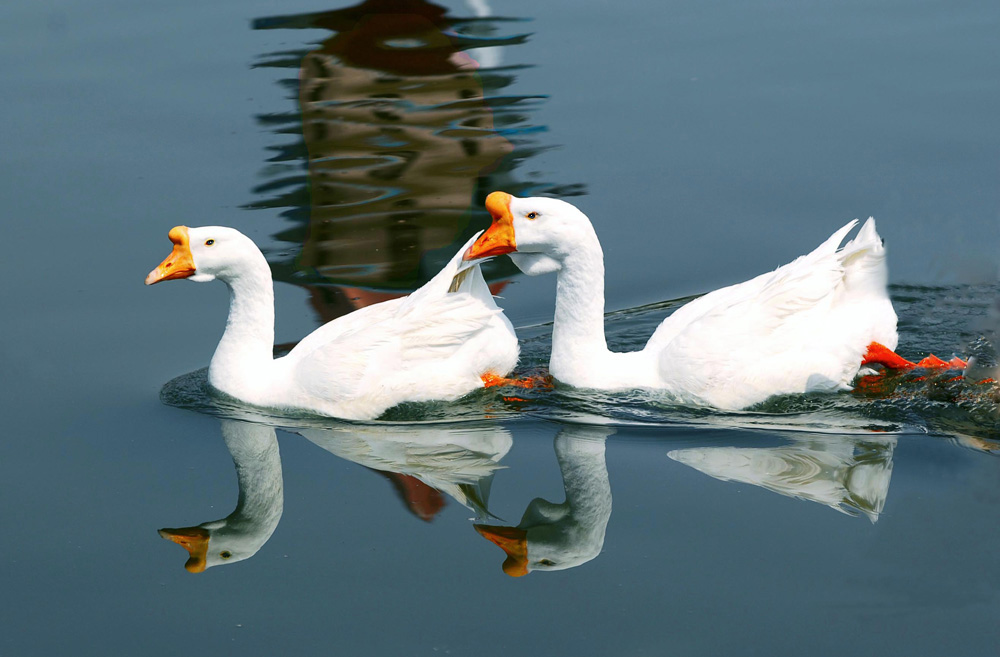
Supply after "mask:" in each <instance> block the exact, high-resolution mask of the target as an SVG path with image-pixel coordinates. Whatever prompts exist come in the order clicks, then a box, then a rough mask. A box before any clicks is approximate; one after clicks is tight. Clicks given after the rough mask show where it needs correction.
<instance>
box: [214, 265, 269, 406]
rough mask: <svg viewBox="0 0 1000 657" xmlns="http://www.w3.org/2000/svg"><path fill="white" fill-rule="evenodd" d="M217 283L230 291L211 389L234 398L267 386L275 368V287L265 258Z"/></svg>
mask: <svg viewBox="0 0 1000 657" xmlns="http://www.w3.org/2000/svg"><path fill="white" fill-rule="evenodd" d="M250 264H251V265H252V266H248V267H246V268H245V269H243V270H241V271H239V272H238V273H236V274H233V275H227V276H226V277H225V278H223V277H222V276H220V277H219V278H220V280H222V281H223V282H225V283H226V285H227V286H228V287H229V318H228V319H227V320H226V331H225V333H224V334H223V335H222V340H220V341H219V346H218V347H217V348H216V349H215V355H214V356H213V357H212V363H211V365H209V368H208V380H209V383H211V384H212V385H213V386H214V387H216V388H218V389H219V390H222V391H223V392H226V393H229V394H233V395H235V396H241V397H243V396H245V395H247V393H248V391H249V389H252V388H253V387H254V386H259V385H266V384H267V380H266V374H267V372H268V371H269V369H270V368H271V367H273V364H274V355H273V354H274V284H273V283H272V281H271V271H270V269H269V268H268V266H267V261H266V260H264V256H263V255H260V258H259V260H256V259H255V260H254V261H251V263H250Z"/></svg>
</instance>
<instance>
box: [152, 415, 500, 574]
mask: <svg viewBox="0 0 1000 657" xmlns="http://www.w3.org/2000/svg"><path fill="white" fill-rule="evenodd" d="M288 430H289V431H291V432H294V433H298V434H300V435H301V436H303V437H305V438H306V439H308V440H309V441H310V442H312V443H314V444H316V445H318V446H319V447H321V448H322V449H324V450H325V451H327V452H329V453H331V454H333V455H335V456H338V457H340V458H343V459H346V460H348V461H351V462H354V463H357V464H359V465H362V466H364V467H366V468H369V469H371V470H373V471H376V472H378V473H380V474H382V475H384V476H386V477H388V478H389V479H390V480H392V481H393V483H394V485H395V486H396V488H397V490H398V491H399V492H400V494H401V495H402V496H403V499H404V502H405V503H406V505H407V507H408V508H409V510H410V511H411V512H413V513H414V514H415V515H417V516H418V517H419V518H421V519H423V520H430V519H431V518H433V517H434V515H435V514H436V513H437V512H439V511H440V510H441V508H442V507H443V506H444V504H445V500H444V497H443V496H448V497H451V498H453V499H455V500H456V501H457V502H459V503H460V504H462V505H463V506H465V507H467V508H469V509H471V510H472V511H474V512H475V514H476V517H477V518H478V519H480V520H485V519H487V518H490V517H492V516H491V515H490V513H489V510H488V508H487V503H488V498H489V490H490V485H491V482H492V480H493V476H494V473H495V471H496V470H497V469H499V468H501V467H503V466H501V465H500V460H501V459H502V458H503V457H504V455H506V454H507V452H508V451H510V447H511V445H512V444H513V441H512V439H511V436H510V433H509V432H508V431H507V430H506V429H504V428H503V427H500V426H495V425H486V426H476V425H463V426H461V427H441V426H435V425H426V426H418V427H412V426H409V427H408V426H399V425H386V426H379V425H344V426H342V427H335V428H322V429H321V428H293V429H288ZM222 437H223V439H224V440H225V443H226V447H227V448H228V449H229V452H230V454H231V455H232V458H233V464H234V465H235V467H236V478H237V485H238V487H239V497H238V501H237V503H236V508H235V509H234V510H233V512H232V513H230V514H229V515H228V516H226V517H225V518H222V519H221V520H212V521H209V522H204V523H201V524H200V525H196V526H193V527H179V528H164V529H161V530H159V533H160V536H161V537H163V538H165V539H168V540H170V541H173V542H175V543H177V544H178V545H181V546H182V547H184V549H186V550H187V551H188V554H189V558H188V560H187V563H185V564H184V568H185V569H186V570H188V571H189V572H192V573H200V572H203V571H205V570H206V569H208V568H211V567H213V566H218V565H221V564H231V563H236V562H238V561H243V560H244V559H248V558H250V557H252V556H253V555H255V554H256V553H257V552H258V551H259V550H260V549H261V547H263V545H264V544H265V543H266V542H267V541H268V539H270V538H271V535H272V534H273V533H274V531H275V528H276V527H277V526H278V521H279V520H280V519H281V515H282V509H283V505H284V494H283V485H282V474H281V457H280V455H279V452H278V441H277V438H276V435H275V428H274V427H273V426H269V425H266V424H259V423H255V422H247V421H242V420H233V419H223V420H222Z"/></svg>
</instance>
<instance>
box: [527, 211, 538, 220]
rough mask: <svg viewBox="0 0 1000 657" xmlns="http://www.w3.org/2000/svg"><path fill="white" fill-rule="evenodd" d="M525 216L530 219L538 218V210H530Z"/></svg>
mask: <svg viewBox="0 0 1000 657" xmlns="http://www.w3.org/2000/svg"><path fill="white" fill-rule="evenodd" d="M524 216H525V217H527V218H528V219H536V218H538V213H537V212H529V213H528V214H526V215H524Z"/></svg>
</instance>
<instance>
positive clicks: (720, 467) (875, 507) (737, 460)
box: [667, 435, 896, 523]
mask: <svg viewBox="0 0 1000 657" xmlns="http://www.w3.org/2000/svg"><path fill="white" fill-rule="evenodd" d="M895 446H896V439H895V438H893V437H890V436H886V437H871V436H863V437H862V436H837V435H816V436H809V437H796V438H793V439H792V441H791V444H789V445H783V446H780V447H764V448H750V447H696V448H691V449H678V450H674V451H672V452H669V453H668V454H667V456H669V457H670V458H672V459H673V460H675V461H677V462H678V463H683V464H684V465H687V466H690V467H692V468H694V469H695V470H698V471H699V472H703V473H705V474H707V475H709V476H710V477H714V478H716V479H719V480H722V481H736V482H741V483H747V484H752V485H754V486H760V487H761V488H766V489H767V490H769V491H773V492H775V493H778V494H780V495H785V496H788V497H794V498H797V499H800V500H809V501H811V502H817V503H819V504H823V505H825V506H828V507H830V508H832V509H836V510H838V511H840V512H842V513H846V514H848V515H859V514H863V515H864V516H866V517H867V518H868V519H869V520H871V521H872V522H873V523H874V522H876V521H877V520H878V517H879V514H881V513H882V509H883V507H884V506H885V500H886V496H887V495H888V494H889V480H890V479H891V478H892V454H893V450H894V448H895Z"/></svg>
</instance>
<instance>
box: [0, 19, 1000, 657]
mask: <svg viewBox="0 0 1000 657" xmlns="http://www.w3.org/2000/svg"><path fill="white" fill-rule="evenodd" d="M0 18H2V19H3V20H0V54H2V55H3V56H0V72H2V73H3V75H2V76H0V79H2V80H3V89H4V98H5V102H3V103H0V124H2V125H3V126H4V128H5V140H4V146H5V150H4V156H3V157H2V158H0V172H2V177H0V203H2V207H3V208H4V213H5V217H6V219H7V220H6V221H5V224H4V226H5V228H6V232H5V239H4V244H5V246H6V247H7V248H6V249H5V255H4V258H2V259H0V277H2V280H3V284H2V285H0V308H3V309H4V312H2V313H0V338H2V339H0V363H2V367H3V372H4V374H5V376H4V386H3V391H4V395H3V396H2V399H3V401H2V404H3V406H2V408H3V417H4V418H6V420H7V423H6V431H5V432H4V436H5V437H4V439H3V440H0V500H2V503H0V517H2V520H3V527H4V528H5V530H6V533H5V535H4V538H5V539H6V540H5V541H3V547H2V548H0V559H2V561H3V565H4V568H3V569H2V573H3V574H2V575H0V586H2V588H3V590H4V591H5V592H6V593H7V595H5V596H4V603H3V604H2V609H0V612H2V613H0V618H2V620H0V652H2V653H3V654H5V655H6V654H10V655H51V654H56V653H66V654H76V655H105V654H108V652H109V651H111V652H115V653H121V654H136V655H168V654H176V652H177V651H178V650H179V649H189V648H190V646H197V650H198V651H200V652H214V653H218V654H246V655H272V654H302V655H312V654H330V653H331V652H334V653H338V654H358V655H388V654H400V653H406V654H428V655H429V654H442V653H447V654H455V655H473V654H474V655H500V654H510V653H511V652H521V653H528V654H539V655H564V654H595V655H603V654H621V655H661V654H664V653H665V652H671V653H681V654H709V655H715V654H725V653H731V654H758V653H759V654H767V655H783V654H795V655H798V654H802V653H804V652H808V653H809V654H816V655H833V654H843V653H847V652H855V653H863V654H867V653H876V652H879V653H892V654H897V653H898V654H910V655H938V654H944V653H948V654H988V653H990V652H991V651H993V650H994V649H995V646H996V645H997V643H998V640H1000V634H998V632H997V630H996V629H995V624H994V623H992V622H991V619H992V618H993V617H995V616H996V615H997V612H998V611H1000V601H998V595H997V586H998V581H1000V568H998V566H997V562H996V559H995V558H993V553H994V551H995V550H994V546H995V545H996V544H997V542H998V539H1000V534H998V530H997V529H996V527H997V523H996V522H995V516H996V510H997V507H998V504H1000V484H998V481H1000V479H998V477H997V464H998V461H997V459H996V456H995V452H996V451H997V443H998V441H1000V434H998V431H1000V419H998V413H997V399H996V391H995V388H994V387H991V386H990V385H988V384H979V383H978V377H970V378H965V379H963V378H957V373H954V372H953V373H949V374H943V375H927V374H928V373H922V372H915V373H911V374H908V375H905V376H899V377H891V378H889V379H883V380H881V381H879V382H877V384H873V385H865V386H861V387H860V388H859V389H858V390H857V391H855V392H845V393H843V394H838V395H828V396H795V397H790V398H781V399H776V400H770V401H769V402H766V403H765V404H763V405H761V406H759V407H756V408H753V409H748V410H747V411H745V412H742V413H716V412H711V411H707V410H704V409H690V408H683V407H677V406H672V405H670V404H666V403H663V401H662V400H659V399H656V398H654V397H650V396H648V395H641V394H635V395H620V396H619V395H603V394H592V393H583V392H579V391H573V390H570V389H565V388H556V389H554V390H530V391H516V394H515V392H514V391H509V390H508V391H503V390H500V391H498V390H493V391H485V392H482V393H479V394H476V395H473V396H470V397H469V398H467V399H464V400H462V401H461V402H459V403H456V404H450V405H446V404H442V405H426V406H421V407H419V408H416V407H404V408H401V409H394V410H393V411H392V412H391V413H390V414H389V415H388V416H387V417H386V418H383V420H382V421H381V422H377V423H371V424H355V423H344V422H338V421H334V420H329V419H323V418H301V417H300V418H289V417H275V416H270V415H267V414H263V413H260V412H259V411H255V410H253V409H246V408H243V407H240V406H238V405H232V404H228V403H226V402H224V401H220V400H217V399H214V398H212V397H210V396H208V395H206V393H205V389H204V386H203V374H199V371H200V370H202V368H204V367H205V366H206V365H207V363H208V361H209V359H210V357H211V354H212V350H213V348H214V345H215V343H216V341H217V340H218V337H219V335H220V334H221V330H222V327H223V324H224V316H225V303H226V293H225V292H224V289H223V287H222V286H220V285H189V284H183V283H171V284H169V285H160V286H156V287H155V288H152V289H147V288H144V287H143V286H142V279H143V277H144V276H145V274H146V272H148V271H149V270H150V269H151V268H152V267H153V266H154V265H155V264H156V263H157V262H159V261H160V259H162V257H163V255H164V254H165V253H166V247H167V244H168V242H167V240H166V233H167V231H168V230H169V228H170V227H171V226H174V225H176V224H188V225H200V224H222V225H231V226H235V227H237V228H239V229H240V230H242V231H244V232H245V233H247V234H248V235H250V236H252V237H253V238H254V239H255V240H256V241H257V242H258V243H259V244H260V245H261V246H262V248H263V249H264V251H265V253H266V255H267V257H268V260H269V262H270V263H271V265H272V270H273V272H274V274H275V278H276V279H277V280H278V281H279V282H278V284H277V287H276V294H277V317H278V325H277V335H278V338H277V339H278V342H279V343H280V345H279V349H283V348H287V346H288V345H290V344H293V343H294V342H296V341H297V340H299V339H301V337H302V336H304V335H306V334H307V333H308V332H309V331H311V330H312V329H313V328H315V327H316V326H317V325H318V324H319V323H320V322H322V321H326V320H329V319H332V318H334V317H337V316H339V315H342V314H344V313H346V312H350V311H351V310H352V309H354V308H357V307H359V306H361V305H366V304H368V303H374V302H377V301H379V300H382V299H385V298H391V297H393V296H396V295H399V294H404V293H406V291H408V290H410V289H412V288H413V287H414V286H416V285H419V284H420V282H421V281H423V280H426V279H427V277H429V276H430V275H432V274H433V273H434V272H435V271H436V268H437V267H439V266H440V263H441V262H443V260H444V259H445V258H447V257H448V256H449V255H450V253H451V252H453V250H454V249H455V248H457V245H458V244H460V243H461V242H462V241H463V240H464V239H465V238H466V236H468V235H470V234H471V233H472V232H473V231H475V230H478V229H479V228H482V227H484V226H485V225H486V222H487V221H488V217H487V216H486V214H485V213H484V211H483V209H482V200H483V198H484V197H485V195H486V194H488V193H489V192H490V191H493V190H494V189H504V190H505V191H508V192H511V193H515V194H554V195H559V196H566V197H571V200H573V202H574V203H577V204H578V205H579V206H580V207H581V208H582V209H584V211H585V212H587V214H588V215H589V216H590V217H591V218H592V220H593V222H594V224H595V226H596V228H597V230H598V233H599V235H600V236H601V239H602V243H603V245H604V248H605V252H606V262H607V271H608V281H607V288H608V289H607V298H608V300H609V301H608V303H609V311H613V312H611V314H609V316H608V320H607V326H608V335H609V341H610V342H611V344H612V345H613V346H615V347H616V348H620V349H628V348H635V347H636V346H638V345H641V344H642V342H643V341H644V340H645V337H646V336H648V334H649V333H650V332H651V331H652V329H653V327H654V326H655V325H656V324H657V323H658V322H659V321H661V320H662V318H663V317H665V316H666V315H667V314H669V313H670V312H672V311H673V310H674V309H676V307H677V306H678V304H679V303H680V302H679V301H674V300H677V299H683V298H685V297H686V296H687V295H692V294H699V293H702V292H705V291H707V290H709V289H712V288H714V287H717V286H719V285H723V284H728V283H732V282H736V281H739V280H744V279H746V278H748V277H750V276H753V275H756V274H759V273H761V272H763V271H767V270H769V269H772V268H773V267H775V266H777V265H778V264H781V263H783V262H787V261H788V260H791V259H792V258H794V257H795V256H796V255H798V254H800V253H803V252H806V251H807V250H809V249H811V248H812V247H814V246H815V245H816V244H818V243H819V242H820V241H822V240H823V239H824V238H825V237H827V236H828V235H829V234H830V233H832V232H833V231H834V230H835V229H836V228H838V227H839V226H841V225H843V224H844V223H845V222H846V221H848V220H850V219H851V218H854V217H862V218H864V217H867V216H869V215H874V216H875V217H876V218H877V220H878V222H879V223H878V225H879V231H880V233H881V234H882V235H883V236H884V237H885V238H886V243H887V247H888V249H889V262H890V271H891V278H892V282H893V287H892V295H893V299H894V303H895V304H896V307H897V310H898V312H899V315H900V335H901V344H900V351H901V352H902V353H904V355H906V356H908V357H911V358H913V357H919V356H922V355H924V354H926V353H928V352H934V353H936V354H938V355H939V356H942V357H945V358H947V357H950V356H951V355H952V354H953V353H957V354H961V355H965V356H968V355H974V356H976V358H977V361H978V366H979V367H981V368H984V370H981V371H985V368H990V367H992V366H994V365H995V363H996V361H995V358H996V353H995V348H994V344H995V342H994V335H995V333H994V331H995V330H996V328H997V317H998V312H1000V311H998V309H997V305H996V304H997V299H998V298H1000V287H998V285H997V254H998V253H1000V248H998V247H1000V216H998V208H1000V196H998V194H1000V192H998V189H1000V188H998V187H997V185H996V176H997V172H998V171H1000V155H998V154H1000V128H998V123H997V122H996V119H995V117H996V116H997V113H998V110H1000V82H998V81H1000V52H998V43H1000V42H998V41H997V39H996V37H995V35H996V34H997V32H998V29H1000V10H998V9H997V7H996V5H995V3H989V2H974V1H969V2H960V3H958V4H955V3H944V2H922V3H919V4H916V5H915V4H913V3H899V2H890V1H885V0H880V1H878V2H875V3H860V2H848V3H838V4H835V5H829V6H824V7H813V6H803V5H801V4H800V3H790V2H770V3H765V4H763V5H761V4H757V5H746V4H741V3H734V2H715V3H707V4H706V3H692V2H671V3H667V4H663V3H638V4H634V5H630V6H628V7H622V6H612V5H608V4H607V3H599V2H577V3H574V4H573V5H572V6H569V5H565V4H560V3H552V4H539V3H527V2H521V1H520V0H514V1H512V2H508V3H504V4H503V5H489V6H487V4H486V3H481V2H475V3H469V4H463V3H458V2H455V3H447V4H446V5H444V6H440V7H438V6H435V5H430V4H428V3H425V2H405V3H404V2H370V3H367V4H365V5H350V4H348V3H342V4H330V3H325V4H324V3H320V2H318V1H314V0H308V1H306V2H297V3H292V4H288V3H284V4H280V5H278V4H275V3H274V2H271V1H270V0H268V1H264V0H252V1H251V2H240V3H234V2H223V3H213V4H211V5H205V4H204V3H196V2H184V1H182V2H174V3H170V4H169V5H163V4H154V3H149V2H139V3H135V2H130V3H123V2H114V1H112V0H100V1H99V2H97V3H91V4H90V5H87V6H86V7H84V6H83V5H78V4H75V3H69V2H58V1H57V2H53V3H49V4H46V5H40V4H38V3H13V4H11V3H8V5H5V6H4V7H3V8H2V9H0ZM476 65H478V68H477V67H476ZM487 273H488V278H489V280H490V282H491V285H493V287H494V290H495V291H496V292H498V293H500V294H501V295H502V296H503V301H502V304H503V306H504V307H505V309H506V310H507V312H508V314H509V316H510V317H511V318H512V320H513V322H514V324H515V325H516V326H518V327H519V328H520V331H519V333H520V335H521V338H522V350H523V358H522V361H521V364H520V365H519V368H520V369H521V371H523V372H525V373H529V374H531V373H539V372H542V371H543V369H544V366H545V361H546V354H547V349H548V339H549V331H550V327H549V326H548V325H547V322H548V321H550V320H551V312H552V295H553V289H554V281H552V280H551V279H545V278H541V279H526V278H523V277H519V276H517V275H516V272H515V270H514V269H513V268H512V267H511V266H510V264H509V263H507V262H505V261H502V260H500V259H498V261H496V262H495V263H494V264H493V266H492V267H491V268H490V269H489V270H488V272H487ZM161 530H162V531H163V533H158V532H160V531H161ZM171 536H173V537H174V538H178V539H180V542H184V541H187V544H188V545H189V546H190V547H191V548H192V550H193V551H194V553H193V554H192V553H189V552H188V551H186V550H185V549H182V548H181V547H179V546H178V545H177V544H175V542H174V541H172V540H166V539H168V538H170V537H171ZM206 539H207V540H206ZM521 539H523V540H524V545H526V546H527V550H526V551H525V552H524V555H523V558H521V557H520V556H519V554H520V553H519V552H518V549H520V548H519V547H518V546H519V545H521V543H520V541H521ZM494 543H497V544H501V545H505V546H507V547H508V548H509V549H510V551H511V552H512V553H513V556H511V555H508V554H505V553H504V552H502V551H501V550H500V549H499V548H498V547H497V545H495V544H494ZM202 547H204V548H205V549H204V553H203V554H201V553H200V552H199V550H202ZM199 555H200V556H199ZM227 555H228V556H227ZM186 565H187V566H188V567H187V568H185V566H186ZM192 571H193V572H192ZM525 573H526V574H525ZM512 574H516V575H520V576H519V577H511V576H510V575H512Z"/></svg>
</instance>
